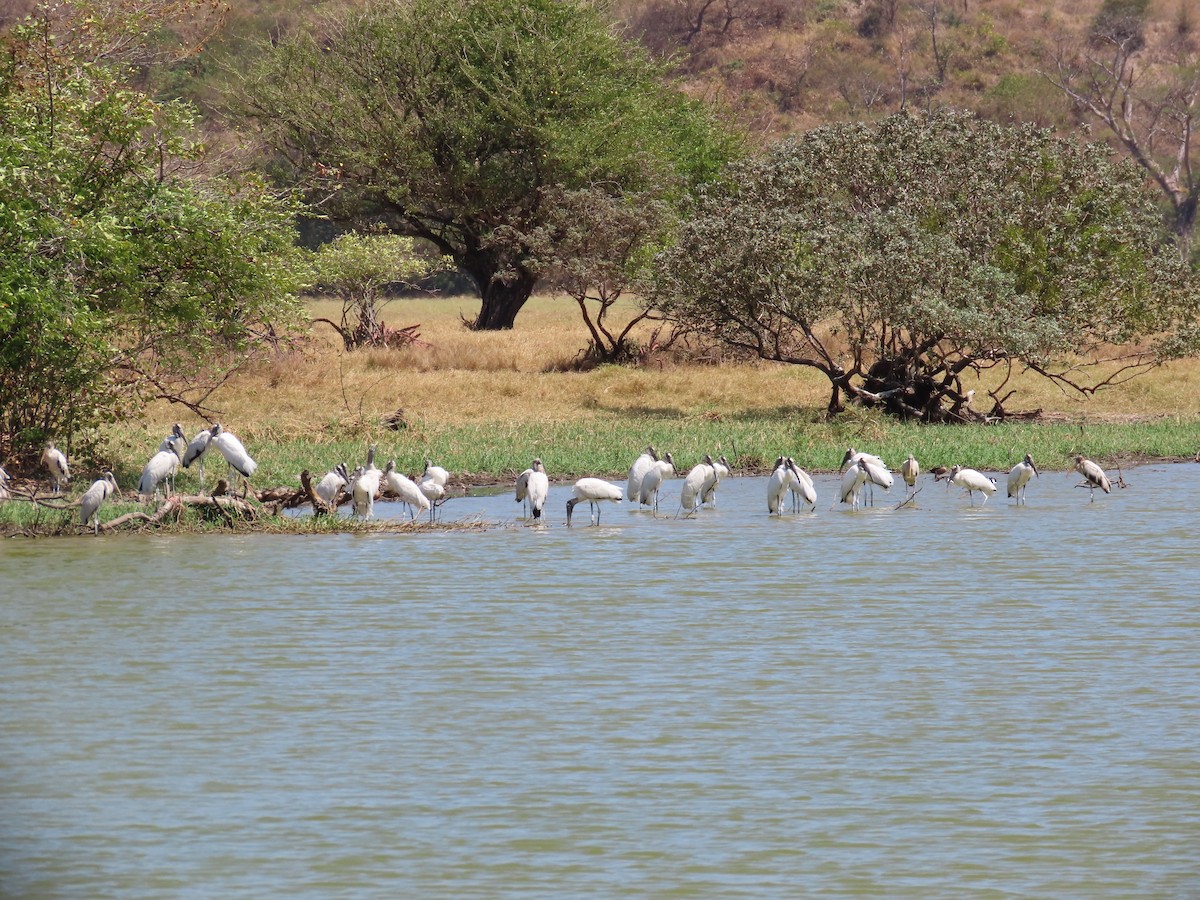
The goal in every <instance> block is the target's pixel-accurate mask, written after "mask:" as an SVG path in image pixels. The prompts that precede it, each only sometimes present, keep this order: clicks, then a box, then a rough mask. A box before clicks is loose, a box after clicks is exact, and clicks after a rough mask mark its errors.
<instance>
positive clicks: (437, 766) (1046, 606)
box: [0, 465, 1200, 898]
mask: <svg viewBox="0 0 1200 900" xmlns="http://www.w3.org/2000/svg"><path fill="white" fill-rule="evenodd" d="M1125 477H1126V479H1127V480H1128V482H1129V484H1130V487H1129V488H1128V489H1127V490H1118V491H1115V492H1114V493H1113V494H1112V495H1111V496H1100V497H1098V498H1097V500H1096V502H1095V503H1089V502H1088V494H1087V492H1086V491H1083V490H1077V489H1074V488H1073V487H1072V485H1073V484H1074V481H1075V479H1073V478H1068V477H1067V476H1066V475H1063V474H1061V473H1045V474H1043V475H1042V477H1041V478H1039V479H1037V480H1035V481H1034V483H1033V484H1032V486H1031V487H1030V491H1029V503H1028V506H1027V507H1024V508H1017V507H1014V506H1011V505H1009V504H1008V503H1007V502H1006V501H1004V500H1003V498H1002V496H1001V495H998V496H997V497H995V498H993V499H992V500H991V501H990V502H989V503H988V504H987V505H986V506H984V507H982V508H980V507H978V506H976V507H975V508H972V507H970V506H969V505H968V501H967V498H966V497H965V496H962V495H960V494H959V492H958V491H956V490H950V491H947V490H946V489H945V488H943V486H942V485H940V484H939V485H933V484H932V483H926V484H925V487H924V489H923V490H922V492H921V493H920V495H919V496H918V497H917V501H918V503H917V505H918V508H917V509H912V510H908V509H905V510H896V509H894V508H893V507H894V505H895V502H896V500H897V499H898V498H897V497H895V496H891V497H885V496H884V495H878V496H877V498H876V499H877V503H878V505H877V506H876V507H874V508H873V509H865V510H862V511H859V512H857V513H854V512H849V511H847V510H844V509H831V508H830V505H831V501H832V499H833V497H834V494H835V488H834V483H833V481H832V480H831V479H829V478H822V479H818V491H819V492H820V495H821V496H820V502H819V505H818V509H817V511H816V512H815V513H805V514H800V515H796V516H792V515H788V516H786V517H783V518H781V519H773V518H769V517H768V516H767V515H766V509H765V499H764V493H765V481H764V480H763V479H759V478H737V479H733V480H731V481H728V482H726V483H724V484H722V486H721V489H720V492H719V497H720V499H719V503H720V506H719V508H718V509H716V510H705V511H703V512H702V514H701V515H699V516H697V517H696V518H695V519H692V520H676V519H673V518H669V517H663V518H657V519H656V518H654V517H653V516H652V515H651V514H650V513H647V512H640V511H633V510H630V509H629V508H628V504H623V505H622V506H620V507H614V506H611V505H609V506H606V507H605V509H604V511H603V515H602V519H601V524H600V525H599V526H598V527H588V526H587V521H588V520H587V512H588V511H587V507H586V506H584V507H582V508H581V509H578V510H576V519H575V527H572V528H571V529H567V528H564V527H562V526H563V522H564V519H565V515H564V513H563V503H564V502H565V500H566V498H567V497H568V496H569V488H566V487H554V488H552V490H551V499H550V504H549V510H550V511H549V512H548V515H547V519H548V522H549V524H548V525H547V526H544V527H537V528H531V527H526V526H525V524H524V523H523V522H522V521H520V519H519V514H520V507H519V506H517V505H516V504H514V503H513V501H512V498H511V495H510V494H503V495H496V496H480V497H467V498H461V499H455V500H453V501H451V502H449V503H448V504H447V505H446V506H445V507H444V509H443V514H444V517H445V519H446V520H449V521H453V520H455V519H475V518H477V517H478V518H482V519H484V520H487V521H494V522H497V523H500V524H499V526H498V527H496V528H492V529H489V530H487V531H482V532H455V533H439V534H428V535H419V534H414V535H379V536H347V535H343V536H330V537H278V536H263V537H221V536H207V537H201V538H158V537H128V536H126V537H112V538H99V539H84V538H80V539H77V540H76V539H70V540H39V541H25V540H13V541H8V542H6V543H3V544H0V685H2V693H0V895H3V896H13V897H27V896H28V897H33V896H37V897H43V896H45V897H88V898H98V897H119V898H130V897H188V898H191V897H196V898H199V897H204V898H208V897H228V896H240V897H272V896H293V897H312V898H324V897H333V896H344V897H366V896H375V897H456V898H457V897H499V896H521V897H529V896H543V897H564V896H583V895H587V896H630V897H675V896H678V897H685V896H687V897H690V896H696V897H736V896H764V897H767V896H769V897H785V896H788V897H792V896H816V895H833V896H838V895H855V896H888V897H895V896H908V897H932V896H941V897H965V896H971V897H1018V896H1020V897H1034V896H1037V897H1089V898H1090V897H1134V896H1138V897H1150V896H1162V897H1176V896H1186V897H1195V896H1200V612H1198V606H1200V599H1198V596H1200V575H1198V563H1200V549H1198V542H1197V516H1198V513H1197V509H1198V507H1200V466H1195V465H1174V466H1146V467H1141V468H1138V469H1134V470H1132V471H1128V472H1126V473H1125ZM679 484H680V482H678V481H676V482H672V483H670V484H669V488H668V490H667V492H666V493H665V496H664V500H663V509H664V510H666V509H667V508H672V509H673V506H674V504H675V503H676V502H677V498H678V487H679ZM892 493H893V495H894V494H896V493H897V490H896V489H893V492H892ZM885 501H886V503H885ZM377 511H378V512H380V513H382V514H384V515H399V514H400V510H399V509H398V508H396V507H395V505H393V504H380V505H378V506H377ZM514 516H516V517H517V518H514ZM580 526H582V527H580Z"/></svg>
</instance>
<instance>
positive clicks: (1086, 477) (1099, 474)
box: [1075, 456, 1112, 503]
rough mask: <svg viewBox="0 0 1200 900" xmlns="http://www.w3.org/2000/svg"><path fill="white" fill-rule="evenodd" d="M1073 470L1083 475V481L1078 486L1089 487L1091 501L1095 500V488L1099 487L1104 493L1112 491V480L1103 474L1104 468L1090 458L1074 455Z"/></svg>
mask: <svg viewBox="0 0 1200 900" xmlns="http://www.w3.org/2000/svg"><path fill="white" fill-rule="evenodd" d="M1075 471H1076V472H1078V473H1079V474H1080V475H1082V476H1083V483H1082V484H1080V485H1079V487H1086V488H1088V489H1089V491H1090V493H1091V498H1092V500H1091V502H1092V503H1095V502H1096V488H1100V490H1102V491H1104V493H1106V494H1109V493H1112V482H1111V481H1109V480H1108V476H1107V475H1105V474H1104V470H1103V469H1102V468H1100V466H1099V465H1097V464H1096V463H1094V462H1092V461H1091V460H1090V459H1084V458H1083V457H1082V456H1076V457H1075Z"/></svg>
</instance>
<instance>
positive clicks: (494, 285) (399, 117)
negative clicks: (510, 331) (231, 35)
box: [245, 0, 733, 329]
mask: <svg viewBox="0 0 1200 900" xmlns="http://www.w3.org/2000/svg"><path fill="white" fill-rule="evenodd" d="M661 76H662V73H661V70H660V69H659V68H658V67H656V66H655V65H654V64H652V63H651V62H650V61H649V60H648V59H647V58H646V56H645V55H644V54H643V53H641V52H639V51H638V50H636V48H634V47H633V46H632V45H630V44H627V43H624V42H622V41H621V40H619V39H618V38H617V37H616V36H615V35H614V33H613V32H612V31H611V29H610V27H609V26H608V25H607V24H606V23H605V22H604V21H603V19H602V18H601V16H600V14H599V12H598V11H597V9H596V8H595V7H594V6H593V5H592V4H591V3H589V2H586V0H372V2H369V3H368V4H367V5H366V6H365V7H361V8H354V9H351V10H348V11H346V12H343V13H340V14H338V15H337V16H336V17H334V18H327V19H323V20H321V21H320V22H319V23H318V24H317V25H316V26H315V27H313V28H311V29H308V30H304V31H302V32H299V33H297V34H295V35H292V36H291V37H289V38H287V39H285V40H283V41H282V42H280V43H279V44H278V45H277V46H275V47H274V48H272V49H270V50H269V51H268V52H266V53H265V54H264V58H263V60H262V61H261V63H260V64H259V65H258V66H256V67H255V68H254V69H253V71H252V72H251V73H250V74H249V75H248V76H247V83H246V87H247V90H246V92H245V94H246V96H245V101H246V103H247V108H246V111H248V112H249V113H250V115H251V116H253V117H254V118H255V119H256V120H257V121H258V122H259V123H260V124H261V126H262V128H263V132H264V134H265V136H266V137H267V139H268V141H269V143H270V145H271V146H273V147H274V148H276V150H278V151H279V152H280V153H281V154H282V156H283V158H284V159H285V160H286V161H287V163H288V166H289V169H290V171H291V172H292V173H293V174H294V175H296V176H298V177H300V178H301V179H303V180H304V181H306V182H307V184H308V186H309V187H310V188H311V189H312V191H313V196H314V198H315V199H320V200H321V202H322V208H323V210H325V211H326V212H327V213H329V214H330V215H334V216H338V217H341V218H344V219H346V220H350V221H353V220H355V219H358V220H362V221H383V222H386V223H387V224H388V225H390V226H391V227H392V228H393V229H395V230H396V231H397V232H399V233H403V234H407V235H411V236H415V237H422V238H425V239H427V240H429V241H431V242H432V243H433V244H435V245H436V246H437V247H438V248H439V250H441V252H442V253H444V254H446V255H447V256H449V257H451V258H452V259H453V260H454V262H455V263H456V264H457V265H458V266H459V267H461V268H462V269H463V270H464V271H465V272H467V273H468V274H469V275H470V276H471V278H472V279H473V280H474V282H475V284H476V285H477V287H478V289H479V293H480V296H481V298H482V304H481V308H480V312H479V315H478V317H477V318H476V320H475V322H474V323H473V324H474V326H475V327H477V328H480V329H499V328H511V327H512V325H513V321H514V319H515V318H516V315H517V313H518V311H519V310H520V309H521V306H522V305H523V304H524V303H525V301H526V300H527V299H528V298H529V296H530V294H531V292H532V291H533V288H534V285H535V284H536V283H537V281H538V278H539V277H540V274H541V271H540V267H539V264H538V262H537V260H536V258H535V254H534V253H533V252H532V251H531V247H530V242H529V240H528V239H527V237H526V236H527V235H529V234H531V233H533V232H535V231H539V230H540V229H542V227H543V226H544V224H545V222H546V219H547V212H548V206H547V196H548V194H550V193H554V192H557V191H560V190H564V189H566V190H570V189H574V188H582V187H585V186H591V185H597V184H609V185H611V186H612V187H613V189H614V190H615V191H630V190H632V191H638V190H643V189H644V188H645V187H646V186H647V185H658V184H669V185H673V188H672V189H673V190H675V191H676V192H677V193H678V192H681V191H682V190H685V189H686V188H687V187H689V186H690V185H692V184H696V183H699V182H702V181H704V180H705V179H707V178H710V177H712V176H713V175H714V174H715V172H716V171H717V170H718V169H719V167H720V165H721V164H722V163H723V162H724V161H726V159H727V158H728V156H729V154H730V151H731V149H732V146H733V145H732V142H731V140H730V138H729V137H728V136H727V135H726V134H724V133H723V132H722V131H721V130H720V129H718V128H717V127H716V125H715V124H714V122H713V120H712V118H711V116H710V115H709V113H708V112H707V111H706V110H705V109H704V108H703V107H701V106H699V105H697V104H695V103H692V102H690V101H688V100H687V99H686V98H685V97H684V96H683V95H682V94H680V93H678V92H677V91H675V90H673V89H672V88H670V87H669V86H667V85H666V83H665V82H664V81H663V80H662V77H661Z"/></svg>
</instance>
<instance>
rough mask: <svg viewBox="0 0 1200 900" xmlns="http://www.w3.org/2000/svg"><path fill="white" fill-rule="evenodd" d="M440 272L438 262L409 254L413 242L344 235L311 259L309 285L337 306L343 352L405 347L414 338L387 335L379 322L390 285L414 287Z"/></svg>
mask: <svg viewBox="0 0 1200 900" xmlns="http://www.w3.org/2000/svg"><path fill="white" fill-rule="evenodd" d="M438 268H439V262H438V261H437V260H431V259H422V258H420V257H418V256H416V255H415V254H414V252H413V242H412V238H406V237H399V236H397V235H393V234H354V233H349V234H343V235H340V236H338V237H337V238H335V239H334V240H332V241H330V242H329V243H328V244H324V245H322V246H321V247H320V248H319V249H318V250H317V251H316V252H315V253H314V254H313V269H314V279H315V281H316V283H317V284H318V285H319V286H321V287H323V288H325V289H326V290H328V291H332V292H333V293H334V294H336V295H337V296H338V297H339V298H341V301H342V316H341V321H340V322H334V321H332V320H331V319H315V320H314V321H317V322H325V323H326V324H328V325H331V326H333V328H334V329H335V330H336V331H337V333H338V334H339V335H340V336H341V338H342V343H343V344H344V345H345V347H346V349H347V350H355V349H357V348H359V347H383V346H388V345H389V344H394V343H396V342H397V341H399V342H400V343H404V342H406V341H407V340H409V339H410V338H411V337H412V336H413V335H412V334H411V332H408V331H405V330H403V329H389V328H388V327H387V326H386V325H385V324H384V321H383V319H382V318H381V313H382V312H383V308H384V307H385V306H386V305H387V302H388V298H387V294H386V293H385V290H386V289H387V288H388V287H389V286H392V285H395V286H407V287H413V286H414V285H415V283H416V282H417V281H419V280H420V279H422V278H424V277H425V276H427V275H430V274H432V273H433V272H434V271H436V270H437V269H438Z"/></svg>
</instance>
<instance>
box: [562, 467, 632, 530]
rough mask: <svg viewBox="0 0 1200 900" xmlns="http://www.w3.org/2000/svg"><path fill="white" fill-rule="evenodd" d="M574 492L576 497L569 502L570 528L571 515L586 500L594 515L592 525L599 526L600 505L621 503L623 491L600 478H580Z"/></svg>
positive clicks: (568, 518) (568, 517) (569, 522)
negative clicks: (604, 502)
mask: <svg viewBox="0 0 1200 900" xmlns="http://www.w3.org/2000/svg"><path fill="white" fill-rule="evenodd" d="M573 492H574V495H575V496H573V497H572V498H571V499H570V500H568V501H567V525H568V526H570V524H571V513H572V511H573V510H574V509H575V505H576V504H577V503H582V502H584V501H585V500H586V501H587V503H588V508H589V509H590V511H591V513H592V524H593V525H599V524H600V507H599V505H598V504H599V503H601V502H602V501H605V500H608V501H610V502H612V503H620V502H621V489H620V488H619V487H617V486H616V485H615V484H609V483H608V482H607V481H604V480H603V479H600V478H580V479H579V480H578V481H577V482H575V487H574V489H573Z"/></svg>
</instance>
